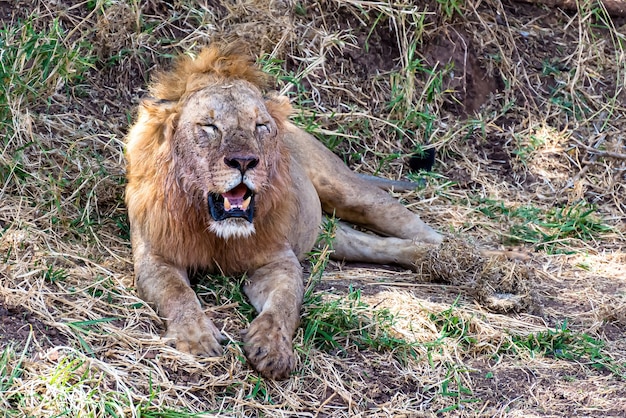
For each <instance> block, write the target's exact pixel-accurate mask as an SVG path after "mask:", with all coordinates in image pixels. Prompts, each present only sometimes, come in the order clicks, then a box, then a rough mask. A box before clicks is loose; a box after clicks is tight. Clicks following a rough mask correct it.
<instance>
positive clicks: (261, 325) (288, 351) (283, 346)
mask: <svg viewBox="0 0 626 418" xmlns="http://www.w3.org/2000/svg"><path fill="white" fill-rule="evenodd" d="M241 334H242V338H243V341H244V351H245V353H246V357H248V360H249V361H250V363H251V364H252V366H253V367H254V368H255V369H256V370H257V371H258V372H259V373H261V374H262V375H263V376H264V377H267V378H270V379H275V380H280V379H286V378H288V377H289V374H290V373H291V371H292V370H293V369H294V367H295V364H296V359H295V356H294V354H293V347H292V345H291V335H286V334H285V332H284V331H283V328H282V327H281V326H280V324H279V323H277V322H276V321H275V320H274V317H273V315H272V314H267V313H265V314H261V315H259V316H258V317H257V318H256V319H255V320H254V321H252V323H251V324H250V328H248V330H246V331H242V333H241Z"/></svg>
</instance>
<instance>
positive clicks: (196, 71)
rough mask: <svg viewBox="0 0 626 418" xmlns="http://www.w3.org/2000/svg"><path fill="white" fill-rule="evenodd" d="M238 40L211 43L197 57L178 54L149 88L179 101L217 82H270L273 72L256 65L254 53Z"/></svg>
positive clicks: (261, 84)
mask: <svg viewBox="0 0 626 418" xmlns="http://www.w3.org/2000/svg"><path fill="white" fill-rule="evenodd" d="M242 49H243V48H242V47H241V46H240V45H239V44H229V45H211V46H210V47H207V48H204V49H203V50H202V51H200V53H199V54H198V56H197V57H195V58H192V57H190V56H187V55H184V56H181V57H180V58H178V60H177V61H176V62H175V64H174V67H173V68H172V70H170V71H165V72H160V73H157V74H156V76H155V82H154V83H153V84H152V85H151V87H150V92H151V94H152V96H153V97H154V98H155V99H158V100H168V101H178V100H180V99H181V98H182V97H183V96H184V95H185V94H189V93H193V92H194V91H197V90H199V89H202V88H204V87H207V86H208V85H210V84H213V83H215V82H223V81H226V80H228V79H239V80H246V81H248V82H250V83H252V84H254V85H255V86H257V87H259V88H260V89H263V88H266V87H268V86H269V84H270V76H269V75H268V74H266V73H264V72H263V71H261V70H260V69H258V68H256V67H254V65H253V61H252V59H251V57H250V56H249V55H247V54H244V53H243V52H242Z"/></svg>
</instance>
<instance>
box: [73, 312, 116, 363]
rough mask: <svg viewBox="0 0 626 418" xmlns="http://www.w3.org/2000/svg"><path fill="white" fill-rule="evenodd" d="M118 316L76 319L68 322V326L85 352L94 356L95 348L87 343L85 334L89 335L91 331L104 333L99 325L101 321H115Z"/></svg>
mask: <svg viewBox="0 0 626 418" xmlns="http://www.w3.org/2000/svg"><path fill="white" fill-rule="evenodd" d="M115 319H116V318H100V319H91V320H87V321H74V322H68V323H67V326H68V327H69V328H70V330H72V331H73V332H74V336H75V337H76V338H77V339H78V342H79V343H80V345H81V347H82V348H83V351H84V353H85V354H88V355H90V356H92V355H93V354H94V351H93V349H92V348H91V347H90V346H89V344H87V341H85V339H84V338H83V335H88V334H90V333H93V332H95V333H99V334H102V333H103V331H101V330H100V329H99V328H98V327H97V326H98V325H100V324H101V323H106V322H112V321H115Z"/></svg>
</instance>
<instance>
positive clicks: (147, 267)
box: [135, 249, 223, 356]
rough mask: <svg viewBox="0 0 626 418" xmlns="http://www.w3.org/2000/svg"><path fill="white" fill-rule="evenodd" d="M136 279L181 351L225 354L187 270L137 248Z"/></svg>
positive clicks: (219, 336)
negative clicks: (191, 285)
mask: <svg viewBox="0 0 626 418" xmlns="http://www.w3.org/2000/svg"><path fill="white" fill-rule="evenodd" d="M135 278H136V279H135V280H136V284H137V291H138V293H139V296H140V297H141V298H142V299H143V300H145V301H146V302H148V303H150V304H151V305H152V306H153V307H154V308H155V309H156V311H157V312H158V314H159V315H160V316H161V317H162V318H163V319H164V320H165V324H166V327H167V332H166V334H165V337H166V338H172V339H173V342H174V344H175V345H176V348H177V349H179V350H181V351H185V352H188V353H191V354H195V355H208V356H219V355H221V354H222V351H223V350H222V346H221V345H220V341H221V340H222V339H223V336H222V335H221V333H220V332H219V330H218V329H217V328H216V327H215V325H213V322H211V320H210V319H209V318H208V317H207V316H206V314H205V313H204V312H203V311H202V307H201V306H200V302H199V300H198V298H197V296H196V294H195V293H194V291H193V290H192V289H191V287H189V279H188V277H187V272H186V271H185V270H184V269H182V268H178V267H176V266H173V265H171V264H168V263H167V262H165V261H163V260H162V259H161V258H160V257H158V256H154V255H151V254H148V253H145V252H143V251H141V249H137V250H136V251H135Z"/></svg>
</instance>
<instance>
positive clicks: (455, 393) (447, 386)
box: [437, 364, 480, 414]
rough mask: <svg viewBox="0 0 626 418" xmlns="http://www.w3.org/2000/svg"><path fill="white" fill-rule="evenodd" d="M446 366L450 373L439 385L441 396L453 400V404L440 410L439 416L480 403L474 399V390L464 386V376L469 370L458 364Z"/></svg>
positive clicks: (447, 373)
mask: <svg viewBox="0 0 626 418" xmlns="http://www.w3.org/2000/svg"><path fill="white" fill-rule="evenodd" d="M446 366H447V369H448V371H447V372H446V376H445V378H444V379H443V380H442V382H441V384H440V385H439V390H440V391H439V395H440V396H442V397H444V398H451V399H452V401H453V403H452V405H450V406H447V407H445V408H442V409H440V410H438V411H437V414H445V413H446V412H451V411H456V410H459V409H462V408H463V405H465V404H468V403H476V402H480V399H477V398H474V397H472V396H473V394H474V393H473V392H472V390H471V389H470V388H468V387H467V386H465V385H464V384H463V379H462V375H463V374H464V373H466V372H467V371H468V370H466V369H465V368H463V367H459V366H458V365H456V364H447V365H446Z"/></svg>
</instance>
